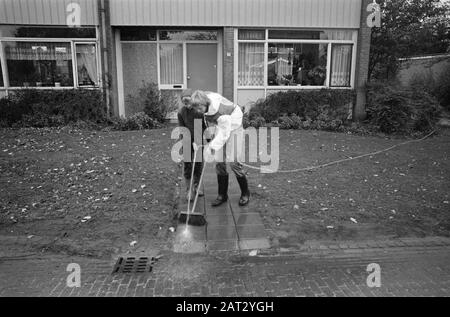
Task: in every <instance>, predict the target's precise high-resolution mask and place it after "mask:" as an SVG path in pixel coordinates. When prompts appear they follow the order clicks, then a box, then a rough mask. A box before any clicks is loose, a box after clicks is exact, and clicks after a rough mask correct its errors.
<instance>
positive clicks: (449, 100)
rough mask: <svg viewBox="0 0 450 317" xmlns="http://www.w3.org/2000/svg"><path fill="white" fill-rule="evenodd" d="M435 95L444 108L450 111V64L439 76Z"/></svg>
mask: <svg viewBox="0 0 450 317" xmlns="http://www.w3.org/2000/svg"><path fill="white" fill-rule="evenodd" d="M433 95H434V96H435V97H436V98H437V100H438V101H439V103H440V104H441V106H442V107H443V108H445V109H446V110H447V111H450V65H449V66H447V67H446V68H445V70H443V71H442V72H441V73H440V75H439V76H438V79H437V81H436V88H435V90H434V92H433Z"/></svg>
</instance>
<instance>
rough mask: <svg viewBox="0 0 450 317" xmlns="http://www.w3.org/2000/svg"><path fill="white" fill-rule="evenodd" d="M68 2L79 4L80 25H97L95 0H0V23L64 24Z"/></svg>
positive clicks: (65, 22)
mask: <svg viewBox="0 0 450 317" xmlns="http://www.w3.org/2000/svg"><path fill="white" fill-rule="evenodd" d="M70 3H77V4H79V5H80V8H81V12H80V18H81V21H80V22H81V25H84V26H87V25H98V17H97V12H98V11H97V0H0V24H43V25H66V24H67V5H69V4H70Z"/></svg>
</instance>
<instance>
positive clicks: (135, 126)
mask: <svg viewBox="0 0 450 317" xmlns="http://www.w3.org/2000/svg"><path fill="white" fill-rule="evenodd" d="M112 123H113V128H114V129H115V130H120V131H128V130H145V129H155V128H159V127H160V126H161V125H160V123H159V122H158V121H156V120H155V119H153V118H150V117H149V116H148V115H147V114H146V113H144V112H138V113H135V114H134V115H132V116H130V117H128V118H119V119H115V120H113V122H112Z"/></svg>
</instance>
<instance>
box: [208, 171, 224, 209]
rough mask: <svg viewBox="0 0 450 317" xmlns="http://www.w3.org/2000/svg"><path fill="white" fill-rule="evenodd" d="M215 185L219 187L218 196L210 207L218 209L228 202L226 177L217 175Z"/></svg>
mask: <svg viewBox="0 0 450 317" xmlns="http://www.w3.org/2000/svg"><path fill="white" fill-rule="evenodd" d="M217 183H218V185H219V186H218V187H219V195H218V196H217V198H216V200H214V201H213V202H212V203H211V206H213V207H218V206H220V205H222V204H223V203H224V202H226V201H227V200H228V175H217Z"/></svg>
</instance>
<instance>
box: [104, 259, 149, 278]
mask: <svg viewBox="0 0 450 317" xmlns="http://www.w3.org/2000/svg"><path fill="white" fill-rule="evenodd" d="M155 262H156V259H155V258H153V257H152V258H148V257H140V258H135V257H129V258H122V257H121V258H119V259H118V260H117V262H116V264H115V265H114V269H113V272H112V274H115V273H150V272H151V271H152V270H153V265H154V264H155Z"/></svg>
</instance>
